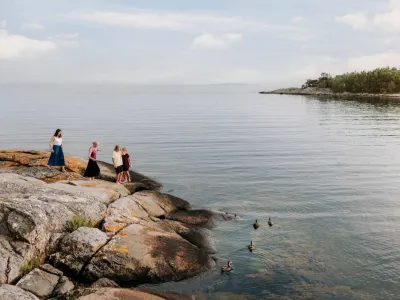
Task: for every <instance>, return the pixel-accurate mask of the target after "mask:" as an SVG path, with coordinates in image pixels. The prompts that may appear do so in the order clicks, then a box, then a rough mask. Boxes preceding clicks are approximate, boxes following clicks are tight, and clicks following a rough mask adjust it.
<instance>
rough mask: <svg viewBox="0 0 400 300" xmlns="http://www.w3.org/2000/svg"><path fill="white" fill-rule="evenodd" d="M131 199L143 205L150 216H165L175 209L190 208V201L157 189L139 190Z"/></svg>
mask: <svg viewBox="0 0 400 300" xmlns="http://www.w3.org/2000/svg"><path fill="white" fill-rule="evenodd" d="M133 199H134V200H135V201H136V202H137V203H138V204H139V205H140V206H141V207H143V208H144V209H145V210H146V211H147V213H148V214H149V215H150V216H153V217H160V216H165V215H166V214H169V213H171V212H174V211H176V210H187V209H190V203H189V202H187V201H185V200H183V199H180V198H178V197H175V196H172V195H169V194H164V193H160V192H157V191H141V192H137V193H135V194H134V195H133Z"/></svg>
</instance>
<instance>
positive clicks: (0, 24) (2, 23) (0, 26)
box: [0, 20, 7, 29]
mask: <svg viewBox="0 0 400 300" xmlns="http://www.w3.org/2000/svg"><path fill="white" fill-rule="evenodd" d="M6 26H7V21H6V20H1V21H0V29H4V28H6Z"/></svg>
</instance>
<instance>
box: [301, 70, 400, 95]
mask: <svg viewBox="0 0 400 300" xmlns="http://www.w3.org/2000/svg"><path fill="white" fill-rule="evenodd" d="M307 87H318V88H329V89H331V90H332V91H333V92H334V93H344V92H349V93H368V94H391V93H400V70H399V69H397V68H389V67H387V68H377V69H375V70H373V71H363V72H352V73H345V74H342V75H337V76H334V77H333V76H331V75H330V74H328V73H322V74H321V76H320V77H319V78H318V79H308V80H307V81H306V83H305V84H304V85H303V86H302V88H303V89H304V88H307Z"/></svg>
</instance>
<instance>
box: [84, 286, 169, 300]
mask: <svg viewBox="0 0 400 300" xmlns="http://www.w3.org/2000/svg"><path fill="white" fill-rule="evenodd" d="M131 299H132V300H166V298H162V297H159V296H156V295H152V294H149V293H146V292H142V291H136V290H128V289H117V288H105V289H100V290H98V291H96V292H94V293H92V294H90V295H87V296H83V297H80V298H78V300H131Z"/></svg>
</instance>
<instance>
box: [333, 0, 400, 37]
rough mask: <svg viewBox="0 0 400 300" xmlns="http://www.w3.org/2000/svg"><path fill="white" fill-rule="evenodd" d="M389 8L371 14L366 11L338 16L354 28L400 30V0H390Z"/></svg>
mask: <svg viewBox="0 0 400 300" xmlns="http://www.w3.org/2000/svg"><path fill="white" fill-rule="evenodd" d="M388 4H389V5H388V7H389V10H388V11H386V12H383V13H377V14H370V15H369V16H368V15H367V14H365V13H361V12H360V13H355V14H348V15H345V16H343V17H338V18H336V20H337V21H340V22H342V23H344V24H347V25H349V26H351V27H352V28H354V29H380V30H384V31H388V32H394V31H400V0H389V1H388Z"/></svg>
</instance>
